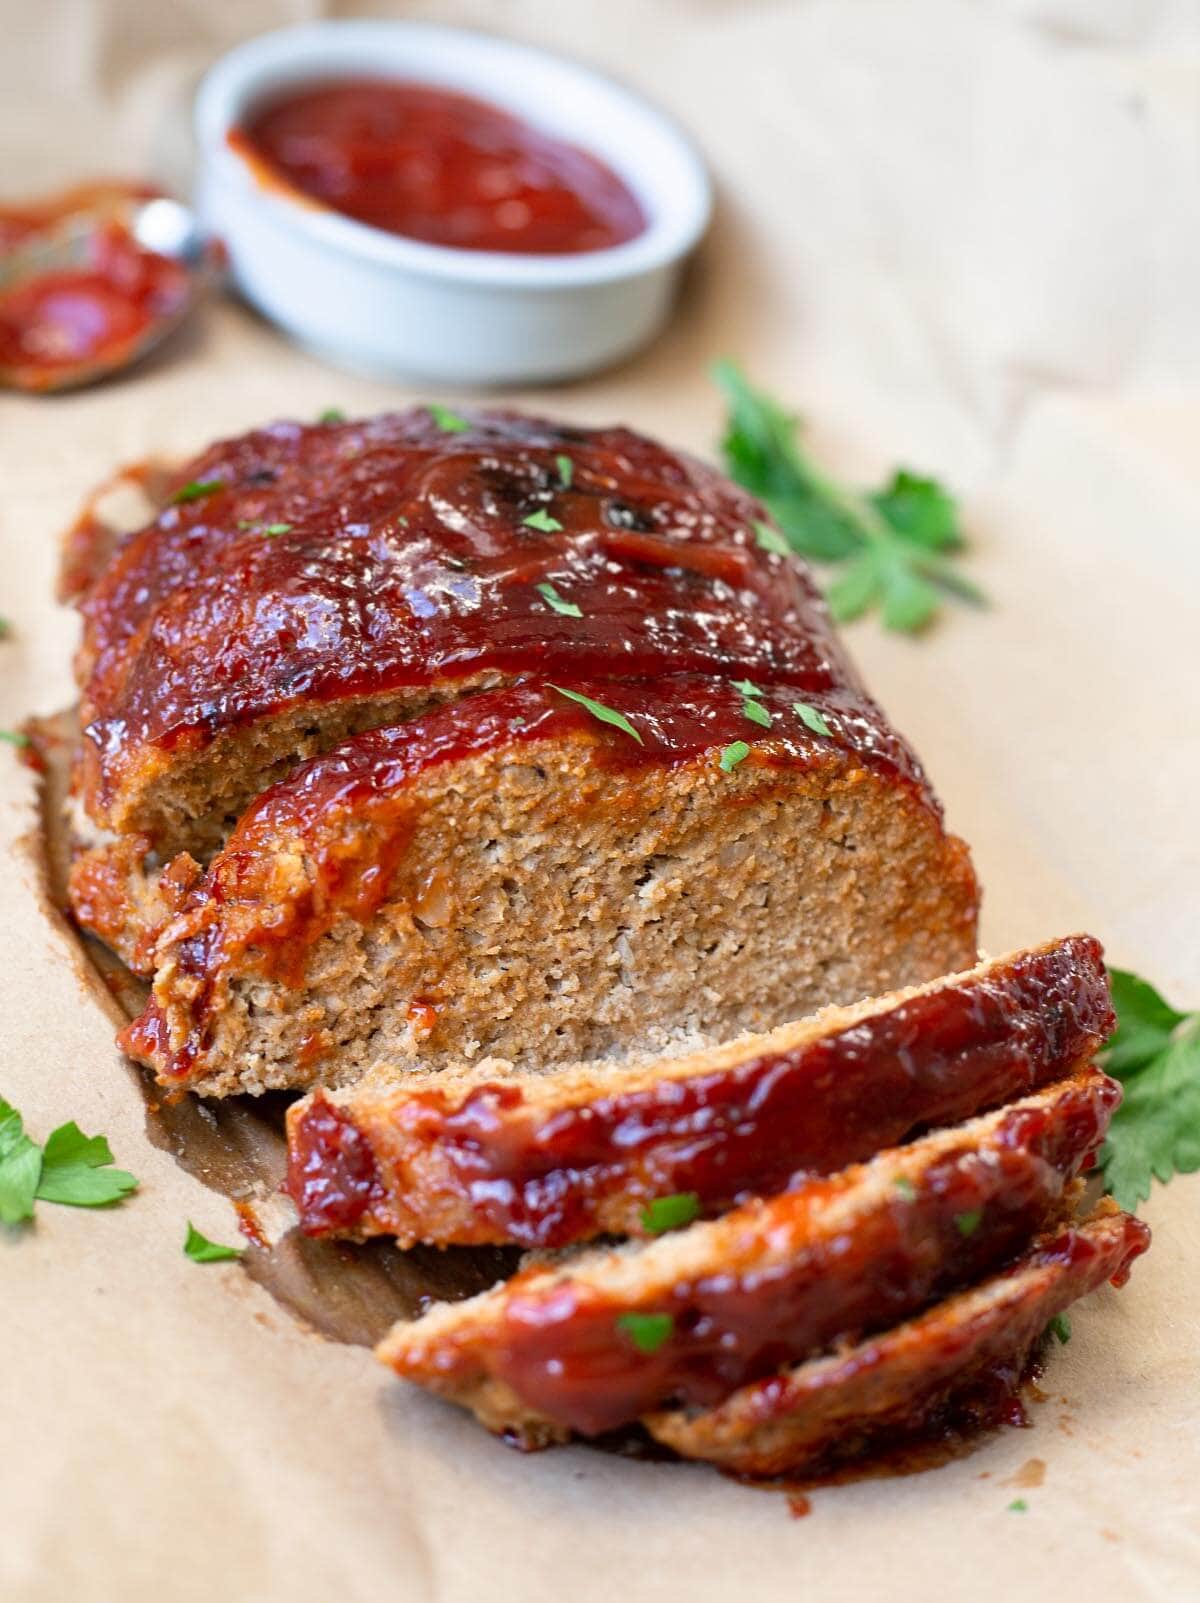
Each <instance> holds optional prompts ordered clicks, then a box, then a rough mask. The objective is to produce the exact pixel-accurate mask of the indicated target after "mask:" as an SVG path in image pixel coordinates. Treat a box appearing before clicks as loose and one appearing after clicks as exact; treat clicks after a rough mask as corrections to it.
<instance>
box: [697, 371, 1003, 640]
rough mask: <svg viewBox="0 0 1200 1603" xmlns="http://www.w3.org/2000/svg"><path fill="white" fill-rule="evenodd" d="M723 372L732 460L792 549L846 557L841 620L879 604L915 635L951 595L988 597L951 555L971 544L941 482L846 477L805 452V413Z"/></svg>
mask: <svg viewBox="0 0 1200 1603" xmlns="http://www.w3.org/2000/svg"><path fill="white" fill-rule="evenodd" d="M714 377H715V378H716V381H717V383H718V384H719V385H720V387H721V389H722V390H724V392H725V396H726V399H727V400H728V402H729V415H728V418H727V422H726V430H725V437H724V440H723V441H722V448H723V450H724V454H725V463H726V467H727V468H728V470H729V472H730V474H731V475H732V477H733V478H735V479H736V480H737V481H738V483H739V484H743V485H745V487H746V488H747V489H748V490H750V491H751V492H752V493H753V494H755V495H757V496H758V497H759V499H760V500H762V501H763V502H764V503H765V504H766V507H767V509H768V511H769V512H770V514H771V516H772V518H773V519H774V521H775V523H776V524H777V525H778V526H779V529H780V530H782V534H783V537H785V538H786V541H787V545H788V546H789V547H790V549H791V550H793V551H795V552H797V553H798V554H799V555H800V556H803V557H808V558H809V559H810V560H811V561H813V562H835V563H839V564H841V568H840V570H839V572H838V573H837V574H836V576H835V578H834V580H833V583H832V584H831V585H830V587H829V590H828V596H827V599H828V601H829V606H830V610H831V611H832V613H833V615H834V617H835V618H837V619H839V620H840V621H843V622H845V621H848V620H850V619H852V618H857V617H859V616H860V615H861V614H862V613H864V612H866V611H868V609H869V608H871V607H873V606H879V607H881V609H882V614H883V622H884V624H885V626H886V627H887V628H889V629H894V630H896V631H898V632H900V633H903V634H912V633H914V632H916V631H917V630H918V629H922V628H924V626H925V625H926V624H927V623H929V621H930V620H931V619H932V618H933V617H934V615H935V614H936V613H937V611H938V609H939V607H940V606H941V603H942V600H943V597H944V595H945V594H947V593H949V594H952V595H955V596H957V597H959V599H960V600H964V601H970V602H973V603H975V604H976V605H981V604H982V603H983V599H984V598H983V595H982V593H981V592H980V591H979V590H978V589H977V588H976V587H975V586H974V585H973V584H971V583H970V581H969V580H967V579H964V578H963V576H962V575H961V574H960V573H959V572H958V571H957V570H956V569H955V568H954V567H953V566H952V565H951V563H950V561H949V560H948V553H951V552H956V551H958V550H960V549H961V548H962V546H963V544H964V542H963V537H962V533H961V530H960V529H959V524H958V512H957V508H956V506H955V503H954V500H953V498H952V497H951V496H950V495H949V494H947V492H946V491H945V490H944V489H943V488H942V487H941V486H940V485H939V484H937V483H936V482H935V481H934V480H933V479H926V478H921V477H919V476H918V475H917V474H915V473H909V472H907V471H905V470H903V469H901V470H900V471H899V472H897V473H896V474H894V475H893V477H892V479H891V481H890V482H889V483H888V484H887V485H886V486H885V487H884V488H883V489H882V490H878V491H876V492H875V493H874V494H861V493H860V492H858V491H856V490H851V489H848V488H846V487H843V486H842V485H839V484H836V483H834V481H833V480H832V479H828V478H826V477H825V476H824V474H823V473H821V472H820V470H819V469H818V468H817V467H816V465H815V464H814V463H813V462H812V461H811V460H810V459H809V458H808V457H807V456H806V454H805V453H804V451H803V449H802V447H801V444H800V442H799V440H798V438H797V432H798V423H797V420H796V419H795V418H794V417H792V416H791V415H790V414H788V413H787V412H785V411H784V410H783V409H782V408H781V407H780V406H779V405H778V403H777V402H776V401H774V400H772V398H771V397H770V396H769V395H766V394H764V393H763V392H762V391H760V390H755V389H754V388H752V386H751V385H750V384H749V383H748V382H747V380H746V377H745V375H744V374H743V373H742V372H741V371H740V370H739V369H738V368H737V367H736V366H735V365H734V364H733V363H732V362H720V363H718V364H717V367H716V369H715V370H714ZM755 534H756V538H757V540H758V543H759V545H760V546H762V547H763V548H764V549H766V550H778V549H779V545H778V544H777V543H776V542H777V541H778V540H779V538H780V537H779V536H778V535H777V534H776V532H775V530H773V529H772V528H770V526H769V525H767V524H764V523H756V524H755Z"/></svg>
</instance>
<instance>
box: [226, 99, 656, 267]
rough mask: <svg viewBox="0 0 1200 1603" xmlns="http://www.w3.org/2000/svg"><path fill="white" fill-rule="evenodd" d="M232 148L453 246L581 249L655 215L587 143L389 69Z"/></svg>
mask: <svg viewBox="0 0 1200 1603" xmlns="http://www.w3.org/2000/svg"><path fill="white" fill-rule="evenodd" d="M230 143H231V144H232V145H233V146H234V148H235V149H236V150H239V151H240V152H242V153H243V154H244V155H247V156H249V157H250V158H252V159H255V160H256V161H257V162H261V163H263V164H264V165H265V167H266V168H267V169H268V171H269V172H270V173H271V174H272V175H274V176H277V177H279V178H282V179H284V180H285V181H286V182H287V183H288V184H290V185H292V186H294V187H295V188H296V189H298V190H300V191H301V193H302V194H304V195H308V196H310V197H311V198H312V199H314V200H317V201H320V202H321V204H322V205H324V206H328V207H330V208H331V209H332V210H334V211H338V212H341V213H343V214H344V215H345V216H347V217H353V218H354V219H355V220H356V221H358V222H360V223H367V224H368V225H369V226H370V227H372V228H380V229H383V230H384V231H385V232H386V233H389V234H402V235H404V236H405V237H406V238H408V239H419V240H423V241H425V242H426V243H427V244H430V245H443V246H448V247H450V248H452V249H454V250H486V251H505V252H519V253H521V254H525V255H535V256H564V255H576V254H578V253H579V252H581V251H593V250H604V249H606V248H608V247H609V246H612V245H620V244H623V243H624V242H625V241H626V240H629V239H633V238H634V237H635V236H636V235H638V234H640V233H642V232H643V230H644V229H645V226H646V219H645V217H644V215H643V213H642V209H641V207H640V206H639V204H638V202H637V200H636V198H635V197H634V195H633V194H632V193H631V192H630V191H629V189H627V188H626V186H625V185H624V184H623V183H622V182H621V180H620V179H619V178H618V177H617V175H616V174H615V173H614V172H612V171H611V170H610V169H609V168H608V167H606V166H605V165H604V163H603V162H602V161H599V160H598V159H597V158H596V157H595V156H591V155H589V154H588V153H587V152H586V151H582V150H578V149H576V148H575V147H574V146H573V145H568V144H565V143H563V141H562V140H559V139H555V138H553V137H552V136H551V135H549V134H546V133H542V132H541V131H540V130H538V129H537V128H535V127H533V126H531V125H530V124H529V123H527V122H524V121H522V120H521V119H520V118H518V117H514V116H513V115H512V114H511V113H510V112H507V111H502V110H501V109H500V108H499V107H498V106H493V105H489V104H488V103H487V102H485V101H482V100H475V99H472V98H471V97H470V96H468V95H462V94H456V93H454V92H453V91H451V90H448V89H435V88H432V87H430V86H429V85H426V84H415V83H396V82H393V81H390V80H388V79H383V78H379V79H376V78H363V79H351V80H349V81H347V80H339V81H338V82H337V83H330V84H321V85H316V86H311V87H308V88H305V89H301V90H299V91H298V92H297V93H295V94H293V95H290V96H288V98H287V99H285V100H280V101H276V102H275V103H274V104H272V105H269V106H267V107H265V108H264V109H263V110H261V111H259V112H258V113H257V114H256V115H255V116H253V117H252V118H251V120H250V122H249V123H248V125H247V126H246V127H245V128H240V129H235V130H234V131H233V133H232V134H231V135H230Z"/></svg>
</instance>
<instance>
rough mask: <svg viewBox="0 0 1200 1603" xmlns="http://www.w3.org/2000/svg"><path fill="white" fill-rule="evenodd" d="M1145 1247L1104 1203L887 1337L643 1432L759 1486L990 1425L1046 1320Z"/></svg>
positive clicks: (1112, 1276) (1132, 1223)
mask: <svg viewBox="0 0 1200 1603" xmlns="http://www.w3.org/2000/svg"><path fill="white" fill-rule="evenodd" d="M1149 1245H1150V1231H1149V1230H1148V1228H1147V1227H1146V1226H1145V1225H1144V1224H1142V1222H1141V1221H1140V1220H1138V1219H1135V1218H1133V1217H1132V1216H1131V1215H1129V1214H1125V1213H1121V1212H1120V1210H1119V1209H1118V1208H1117V1207H1116V1205H1115V1204H1114V1203H1112V1202H1110V1201H1107V1200H1106V1201H1105V1202H1103V1203H1101V1204H1100V1205H1099V1207H1098V1208H1097V1209H1096V1211H1095V1212H1094V1213H1093V1214H1092V1215H1091V1216H1090V1217H1089V1218H1088V1219H1086V1220H1084V1221H1083V1223H1081V1224H1079V1225H1075V1226H1072V1227H1068V1228H1064V1229H1057V1230H1052V1231H1050V1232H1048V1233H1047V1234H1046V1235H1045V1236H1043V1237H1042V1238H1041V1239H1040V1240H1039V1241H1037V1242H1036V1243H1035V1244H1034V1246H1033V1247H1032V1248H1031V1249H1030V1251H1029V1252H1027V1253H1026V1254H1025V1255H1024V1256H1023V1257H1021V1258H1019V1259H1018V1260H1017V1262H1016V1263H1014V1264H1012V1265H1011V1266H1010V1267H1009V1268H1007V1269H1005V1270H1003V1271H1001V1273H999V1274H998V1275H995V1276H994V1277H993V1278H992V1279H990V1280H985V1281H984V1282H983V1283H982V1284H981V1285H978V1286H976V1287H973V1288H972V1289H971V1290H968V1291H964V1292H960V1293H958V1294H957V1295H956V1296H953V1297H950V1298H948V1299H947V1300H946V1301H944V1302H940V1303H937V1304H935V1305H934V1307H932V1308H931V1309H929V1310H928V1311H927V1312H926V1313H924V1314H921V1315H920V1316H919V1317H918V1318H916V1319H913V1320H911V1321H909V1322H908V1323H906V1324H902V1325H899V1326H897V1327H896V1328H895V1329H894V1330H889V1331H886V1332H884V1333H883V1334H882V1335H878V1336H873V1337H869V1338H868V1339H867V1340H865V1341H862V1342H859V1343H857V1344H856V1345H854V1346H850V1347H847V1348H843V1349H841V1350H839V1351H837V1352H835V1353H832V1354H830V1355H828V1356H826V1357H821V1358H814V1359H810V1360H809V1362H807V1363H804V1364H801V1365H799V1366H798V1367H795V1368H792V1369H785V1370H783V1371H781V1372H780V1373H779V1374H776V1375H771V1376H769V1377H767V1378H766V1379H763V1380H757V1381H753V1382H751V1384H750V1385H748V1386H744V1387H742V1388H741V1389H740V1390H738V1391H735V1392H734V1393H733V1394H732V1395H731V1396H730V1397H727V1398H726V1399H725V1401H724V1402H723V1403H719V1404H718V1405H717V1406H716V1407H715V1408H711V1409H686V1408H685V1409H669V1410H664V1411H662V1412H659V1413H656V1414H651V1415H649V1416H648V1417H647V1418H646V1419H645V1420H644V1423H645V1425H646V1426H647V1428H648V1429H649V1431H650V1433H651V1435H652V1436H654V1437H656V1438H657V1439H658V1440H659V1441H660V1442H663V1443H665V1444H666V1445H667V1446H668V1447H672V1448H674V1450H675V1451H676V1452H677V1453H680V1454H682V1455H683V1457H685V1458H702V1459H707V1460H709V1461H710V1462H712V1463H714V1464H719V1465H720V1466H721V1467H722V1468H723V1469H725V1470H729V1471H733V1472H736V1473H738V1474H741V1475H752V1476H760V1477H767V1476H773V1475H789V1474H792V1475H794V1474H796V1473H797V1472H798V1471H801V1470H807V1471H812V1470H814V1469H820V1468H824V1467H827V1466H828V1465H830V1464H831V1463H835V1462H839V1461H841V1460H844V1459H847V1458H852V1457H858V1456H860V1455H863V1454H865V1453H868V1452H871V1451H873V1450H875V1449H877V1448H879V1447H880V1446H886V1445H890V1444H891V1443H893V1442H895V1441H896V1439H897V1438H900V1439H904V1438H909V1437H911V1436H913V1435H920V1434H926V1433H928V1432H930V1431H933V1430H937V1429H939V1428H942V1427H944V1426H945V1425H946V1424H952V1425H955V1426H961V1425H963V1424H970V1423H973V1422H975V1421H976V1420H978V1421H979V1422H981V1423H984V1424H987V1423H993V1422H994V1421H995V1420H996V1419H997V1417H998V1414H999V1406H998V1405H999V1403H1000V1401H1001V1400H1002V1399H1003V1398H1004V1397H1005V1396H1012V1395H1014V1394H1015V1392H1016V1389H1017V1387H1018V1385H1019V1383H1020V1380H1021V1377H1022V1374H1023V1373H1024V1371H1025V1369H1026V1366H1027V1364H1028V1362H1029V1359H1030V1356H1031V1353H1032V1351H1033V1348H1034V1345H1035V1343H1036V1342H1037V1340H1038V1338H1039V1336H1040V1335H1041V1333H1042V1332H1043V1331H1044V1330H1045V1328H1046V1325H1047V1324H1048V1323H1049V1321H1050V1320H1051V1319H1053V1318H1054V1316H1055V1315H1056V1314H1058V1313H1061V1312H1062V1310H1063V1309H1064V1308H1066V1307H1068V1306H1069V1305H1070V1304H1071V1303H1073V1302H1075V1301H1077V1300H1078V1299H1079V1298H1080V1297H1084V1296H1086V1295H1087V1294H1088V1293H1089V1292H1091V1291H1094V1290H1096V1288H1097V1287H1098V1286H1102V1285H1103V1284H1104V1282H1105V1281H1106V1280H1107V1281H1111V1282H1112V1283H1113V1284H1114V1285H1117V1286H1120V1285H1123V1284H1124V1283H1125V1281H1126V1280H1127V1279H1128V1277H1129V1271H1130V1267H1131V1265H1132V1263H1133V1261H1134V1259H1136V1258H1137V1257H1139V1256H1140V1255H1141V1254H1142V1253H1143V1252H1145V1250H1146V1248H1147V1247H1148V1246H1149Z"/></svg>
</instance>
